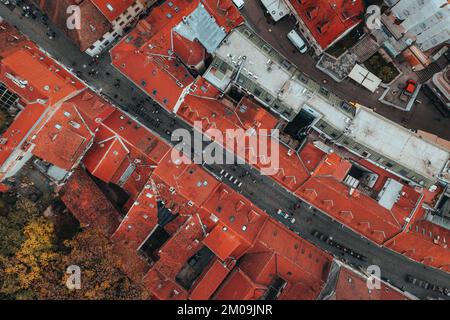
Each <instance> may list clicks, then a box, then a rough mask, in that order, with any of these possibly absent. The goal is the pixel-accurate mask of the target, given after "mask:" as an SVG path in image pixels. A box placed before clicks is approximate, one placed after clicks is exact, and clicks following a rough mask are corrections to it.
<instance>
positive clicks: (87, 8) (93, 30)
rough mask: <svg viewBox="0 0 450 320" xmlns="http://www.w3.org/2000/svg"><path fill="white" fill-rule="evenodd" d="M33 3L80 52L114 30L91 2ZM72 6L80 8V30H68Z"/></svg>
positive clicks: (42, 0) (44, 0) (48, 0)
mask: <svg viewBox="0 0 450 320" xmlns="http://www.w3.org/2000/svg"><path fill="white" fill-rule="evenodd" d="M111 1H113V0H110V2H111ZM33 2H34V3H35V4H36V6H38V7H39V8H41V9H42V11H43V12H45V13H46V14H47V16H48V17H49V18H50V20H52V21H53V22H54V23H55V24H56V25H57V26H58V27H59V28H60V29H61V30H62V31H63V32H64V33H65V34H66V35H67V37H68V38H69V39H71V40H72V41H73V42H74V43H75V44H76V45H77V46H78V48H79V49H80V51H83V52H84V51H86V50H87V49H88V48H89V47H90V46H91V45H92V44H93V43H94V42H96V41H97V40H99V39H101V37H102V36H103V35H104V34H105V33H107V32H109V31H110V30H111V29H112V25H111V23H110V22H109V21H108V20H107V19H106V17H105V16H104V15H103V14H102V13H101V11H100V10H99V9H98V8H97V7H96V6H95V5H94V4H93V3H92V1H91V0H58V1H55V0H33ZM71 5H77V6H78V7H79V8H80V14H81V16H82V19H83V22H82V23H81V25H80V27H81V28H80V29H76V28H75V29H73V30H69V29H68V28H67V17H68V15H67V8H68V7H69V6H71Z"/></svg>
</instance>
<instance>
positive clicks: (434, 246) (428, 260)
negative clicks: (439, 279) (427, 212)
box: [385, 220, 450, 272]
mask: <svg viewBox="0 0 450 320" xmlns="http://www.w3.org/2000/svg"><path fill="white" fill-rule="evenodd" d="M449 242H450V231H449V230H448V229H444V228H442V227H440V226H438V225H435V224H433V223H431V222H429V221H426V220H420V221H417V222H415V223H414V224H412V225H410V226H409V228H408V229H407V230H406V232H403V233H401V234H399V235H398V236H396V237H394V238H393V239H391V240H389V241H387V242H386V244H385V246H386V247H388V248H389V249H391V250H394V251H396V252H398V253H400V254H403V255H405V256H407V257H409V258H410V259H413V260H415V261H417V262H420V263H423V264H426V265H429V266H432V267H435V268H438V269H442V270H443V271H446V272H450V248H449V244H448V243H449Z"/></svg>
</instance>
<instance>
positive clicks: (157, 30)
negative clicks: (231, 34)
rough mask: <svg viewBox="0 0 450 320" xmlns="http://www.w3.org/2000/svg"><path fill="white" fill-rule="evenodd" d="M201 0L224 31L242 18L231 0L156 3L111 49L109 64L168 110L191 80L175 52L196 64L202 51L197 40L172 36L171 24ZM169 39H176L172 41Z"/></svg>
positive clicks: (192, 79)
mask: <svg viewBox="0 0 450 320" xmlns="http://www.w3.org/2000/svg"><path fill="white" fill-rule="evenodd" d="M200 2H202V3H203V4H204V5H205V7H206V8H207V10H208V11H209V13H210V14H211V15H212V16H213V17H214V18H215V19H216V22H217V23H219V25H221V26H222V27H224V28H225V30H227V31H229V30H231V29H232V28H233V27H235V26H237V25H238V24H240V23H242V22H243V19H242V17H241V15H240V14H239V11H237V9H236V8H235V7H234V6H233V4H232V2H231V1H230V0H226V1H219V2H218V1H216V0H214V1H209V0H202V1H200V0H193V1H188V0H173V1H170V2H165V3H163V4H161V5H160V6H158V7H156V8H155V9H154V10H153V11H152V13H151V14H150V16H149V17H148V18H147V19H145V20H141V21H139V23H138V25H137V27H136V28H135V29H134V30H133V31H132V32H131V33H130V34H129V35H128V36H127V37H126V38H125V39H123V40H122V41H121V42H120V43H119V44H118V45H117V46H115V47H114V48H113V49H112V50H111V57H112V64H113V65H114V66H115V67H116V68H117V69H118V70H119V71H120V72H122V73H123V74H125V75H126V76H127V77H128V78H129V79H131V80H132V81H133V82H134V83H135V84H136V85H137V86H138V87H140V88H141V89H142V90H144V91H145V92H146V93H147V94H148V95H150V96H151V97H152V98H153V99H155V100H156V101H158V102H159V103H160V104H161V105H163V106H164V107H165V108H166V109H168V110H169V111H172V110H173V109H174V108H175V105H176V104H177V101H178V100H179V98H180V96H181V95H182V93H183V91H184V90H186V88H187V87H189V86H190V85H191V84H192V83H193V82H194V78H193V77H192V76H191V75H190V73H189V72H188V70H187V69H186V67H185V66H184V65H183V64H182V63H180V61H179V60H178V58H177V56H176V54H177V53H178V54H180V59H181V60H183V61H184V62H185V63H187V64H188V65H189V64H190V63H195V64H196V62H198V60H199V59H200V58H201V56H203V55H204V52H202V50H201V48H200V47H199V44H198V43H196V42H190V41H187V40H186V39H184V40H183V39H181V37H179V36H175V37H174V36H173V33H174V32H173V28H174V27H175V26H176V25H178V24H179V23H180V22H181V21H182V19H183V17H185V16H187V15H189V14H190V13H191V12H193V11H194V9H195V8H197V6H198V5H199V3H200ZM172 39H175V40H174V42H173V44H172ZM187 46H190V48H189V49H188V48H187Z"/></svg>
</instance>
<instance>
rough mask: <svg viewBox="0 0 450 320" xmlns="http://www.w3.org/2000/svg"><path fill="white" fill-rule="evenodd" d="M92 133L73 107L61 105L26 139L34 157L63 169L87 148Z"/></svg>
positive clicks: (90, 141)
mask: <svg viewBox="0 0 450 320" xmlns="http://www.w3.org/2000/svg"><path fill="white" fill-rule="evenodd" d="M93 138H94V133H93V132H92V131H91V130H90V129H89V128H88V127H87V125H86V123H85V121H84V119H83V117H82V116H81V115H80V113H79V112H78V109H77V107H76V106H74V105H72V104H63V105H62V106H61V107H60V108H58V109H57V110H56V112H55V113H54V114H53V115H52V116H50V117H49V118H48V119H47V120H46V121H45V122H44V124H43V126H42V127H41V128H39V129H38V130H37V131H35V132H34V134H33V137H31V139H29V142H30V143H33V144H34V145H35V147H34V148H33V150H32V152H33V154H34V155H35V156H37V157H39V158H41V159H43V160H45V161H47V162H49V163H51V164H54V165H56V166H57V167H59V168H61V169H64V170H68V171H69V170H71V169H72V168H73V167H74V166H75V165H77V164H78V163H79V161H80V160H81V158H82V156H83V155H84V154H85V153H86V151H87V149H88V148H89V147H90V145H91V143H92V141H93Z"/></svg>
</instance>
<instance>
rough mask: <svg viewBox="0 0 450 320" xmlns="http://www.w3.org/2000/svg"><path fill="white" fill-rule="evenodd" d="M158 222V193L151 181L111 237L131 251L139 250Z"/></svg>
mask: <svg viewBox="0 0 450 320" xmlns="http://www.w3.org/2000/svg"><path fill="white" fill-rule="evenodd" d="M157 224H158V205H157V195H156V193H155V192H154V190H153V186H152V184H151V181H149V182H148V184H147V185H146V186H145V187H144V189H143V190H142V192H141V194H140V195H139V197H138V198H137V199H136V201H135V202H134V204H133V206H132V207H131V209H130V210H129V211H128V214H127V215H126V216H125V218H124V219H123V220H122V223H121V224H120V226H119V228H117V230H116V231H115V232H114V234H113V235H112V237H111V239H112V240H113V241H114V242H115V243H120V244H121V245H122V246H123V247H126V248H127V249H128V250H130V251H137V250H138V249H139V248H140V246H141V245H142V244H143V243H144V241H145V240H146V239H147V237H148V235H149V234H150V233H151V232H152V231H153V229H154V228H155V227H156V225H157Z"/></svg>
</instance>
